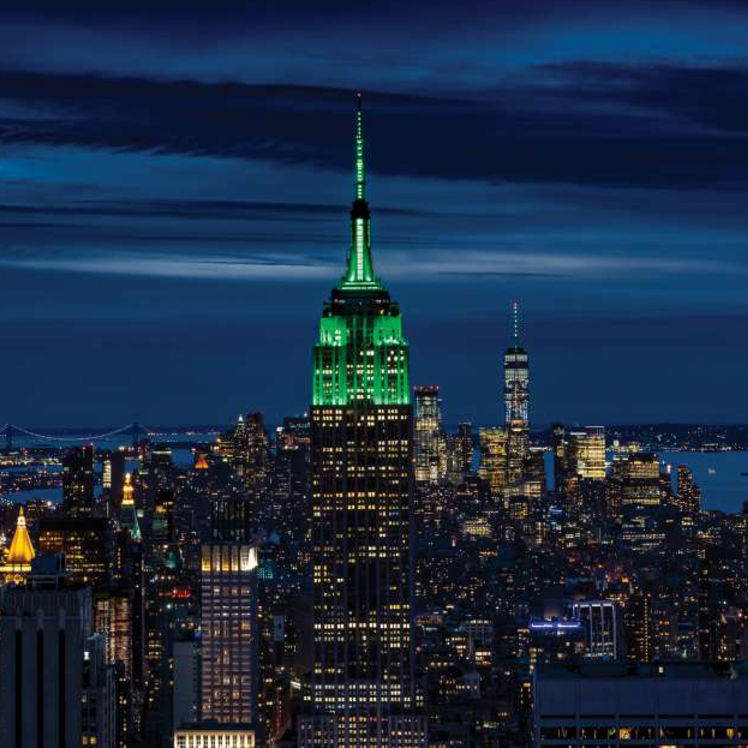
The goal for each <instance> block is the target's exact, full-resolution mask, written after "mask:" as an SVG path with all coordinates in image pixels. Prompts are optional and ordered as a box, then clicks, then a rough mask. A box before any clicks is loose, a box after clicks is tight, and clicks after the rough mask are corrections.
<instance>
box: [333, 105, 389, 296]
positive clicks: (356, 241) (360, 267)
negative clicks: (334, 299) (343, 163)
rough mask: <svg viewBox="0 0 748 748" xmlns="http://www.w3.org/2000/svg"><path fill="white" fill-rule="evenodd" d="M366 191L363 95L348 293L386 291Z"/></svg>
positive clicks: (344, 285) (358, 108) (358, 111)
mask: <svg viewBox="0 0 748 748" xmlns="http://www.w3.org/2000/svg"><path fill="white" fill-rule="evenodd" d="M365 188H366V166H365V164H364V128H363V115H362V113H361V93H360V92H359V93H357V94H356V196H355V198H354V200H353V205H352V206H351V248H350V249H349V251H348V269H347V270H346V274H345V275H344V276H343V279H342V281H341V283H340V288H341V289H345V290H348V291H370V290H375V289H379V288H381V287H382V285H381V283H380V282H379V279H378V278H377V276H376V275H375V273H374V264H373V263H372V260H371V225H370V224H371V213H370V212H369V204H368V203H367V202H366V190H365Z"/></svg>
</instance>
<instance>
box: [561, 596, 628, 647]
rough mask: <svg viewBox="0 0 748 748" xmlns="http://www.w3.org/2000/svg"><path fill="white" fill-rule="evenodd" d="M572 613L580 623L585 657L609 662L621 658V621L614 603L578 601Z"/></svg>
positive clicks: (608, 601) (609, 601)
mask: <svg viewBox="0 0 748 748" xmlns="http://www.w3.org/2000/svg"><path fill="white" fill-rule="evenodd" d="M572 613H573V617H574V618H575V619H577V620H579V621H581V622H582V626H583V628H584V641H585V650H586V651H585V655H586V656H587V657H595V658H603V659H609V660H617V659H620V658H621V657H623V620H622V616H621V609H620V608H619V606H618V604H617V603H616V602H615V601H613V600H579V601H577V602H575V603H574V606H573V608H572Z"/></svg>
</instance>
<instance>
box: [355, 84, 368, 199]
mask: <svg viewBox="0 0 748 748" xmlns="http://www.w3.org/2000/svg"><path fill="white" fill-rule="evenodd" d="M365 187H366V166H365V164H364V127H363V121H362V118H361V93H357V94H356V200H366V196H365V195H364V189H365Z"/></svg>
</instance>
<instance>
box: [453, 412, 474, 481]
mask: <svg viewBox="0 0 748 748" xmlns="http://www.w3.org/2000/svg"><path fill="white" fill-rule="evenodd" d="M474 451H475V450H474V448H473V424H471V423H461V424H460V425H459V426H458V427H457V437H456V439H455V453H456V457H457V469H458V470H459V471H460V472H461V473H462V474H463V475H467V474H468V473H470V472H472V470H473V452H474Z"/></svg>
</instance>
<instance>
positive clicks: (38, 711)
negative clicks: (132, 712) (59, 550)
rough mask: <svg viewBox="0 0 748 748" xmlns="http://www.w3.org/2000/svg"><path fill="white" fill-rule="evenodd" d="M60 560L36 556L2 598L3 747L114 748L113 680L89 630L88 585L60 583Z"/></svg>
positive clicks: (0, 737)
mask: <svg viewBox="0 0 748 748" xmlns="http://www.w3.org/2000/svg"><path fill="white" fill-rule="evenodd" d="M61 563H62V558H61V557H58V558H57V559H55V558H41V559H36V561H35V564H36V567H35V569H33V570H32V573H31V574H30V575H29V578H28V582H27V584H26V586H21V587H11V588H10V589H6V590H5V591H4V594H3V596H2V601H1V605H0V608H1V611H0V612H1V613H2V619H1V621H2V622H1V623H0V659H1V660H2V663H3V665H2V678H0V745H2V746H3V748H5V746H8V748H38V747H39V746H45V748H46V747H47V746H49V748H71V746H81V745H92V746H98V748H114V738H115V727H114V715H115V711H114V710H115V703H114V680H113V674H112V671H111V669H110V668H108V667H107V666H106V664H105V661H104V639H103V637H102V636H100V635H97V634H94V632H93V621H92V615H91V610H92V605H91V590H90V589H89V588H88V587H82V586H77V585H69V584H67V583H66V581H65V577H64V575H63V573H62V572H63V571H64V569H60V568H59V565H60V564H61ZM42 566H44V568H43V569H42V568H41V567H42ZM52 567H54V570H53V569H52ZM39 571H41V573H40V574H35V572H39ZM58 572H59V573H58Z"/></svg>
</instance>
